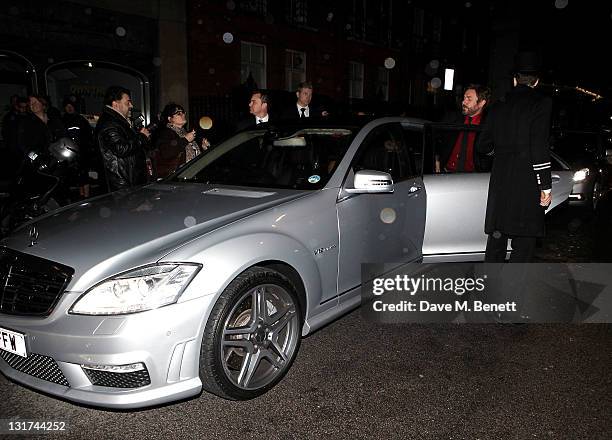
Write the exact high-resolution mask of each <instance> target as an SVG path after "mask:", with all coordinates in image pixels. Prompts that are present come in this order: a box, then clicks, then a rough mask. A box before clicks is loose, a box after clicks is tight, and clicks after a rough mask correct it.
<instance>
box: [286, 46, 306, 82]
mask: <svg viewBox="0 0 612 440" xmlns="http://www.w3.org/2000/svg"><path fill="white" fill-rule="evenodd" d="M302 81H306V52H298V51H295V50H289V49H287V50H286V51H285V86H286V87H287V90H289V91H295V90H297V86H298V84H299V83H301V82H302Z"/></svg>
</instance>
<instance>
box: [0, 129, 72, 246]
mask: <svg viewBox="0 0 612 440" xmlns="http://www.w3.org/2000/svg"><path fill="white" fill-rule="evenodd" d="M78 155H79V147H78V145H77V144H76V143H75V142H74V141H73V140H72V139H70V138H67V137H63V138H60V139H58V140H57V141H55V142H53V143H52V144H50V145H49V148H48V149H47V151H45V152H36V151H30V152H28V153H27V154H26V156H25V158H24V161H23V163H22V166H21V168H20V171H19V172H18V174H17V177H16V178H15V179H13V180H12V181H9V182H2V185H0V236H5V235H6V234H8V233H9V232H11V231H12V230H14V229H15V228H17V227H18V226H20V225H21V224H23V223H25V222H27V221H29V220H32V219H33V218H36V217H38V216H41V215H43V214H46V213H47V212H50V211H52V210H54V209H57V208H59V207H60V206H63V205H67V204H69V203H70V202H71V200H70V196H69V189H68V187H67V186H66V180H67V179H68V178H69V176H71V175H74V173H75V172H76V170H77V167H78Z"/></svg>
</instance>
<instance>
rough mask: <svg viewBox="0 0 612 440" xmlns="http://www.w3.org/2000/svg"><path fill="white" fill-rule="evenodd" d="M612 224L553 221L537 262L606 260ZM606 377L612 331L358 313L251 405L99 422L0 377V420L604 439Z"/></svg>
mask: <svg viewBox="0 0 612 440" xmlns="http://www.w3.org/2000/svg"><path fill="white" fill-rule="evenodd" d="M611 212H612V209H610V207H609V205H608V206H607V207H605V209H603V210H602V213H600V215H599V216H597V217H593V216H588V215H582V214H580V213H579V212H576V211H574V210H567V209H565V210H561V211H559V213H558V215H557V216H556V217H554V218H553V217H552V216H551V219H549V240H547V241H545V242H544V243H543V244H542V246H541V247H540V248H539V249H538V256H539V258H540V259H541V260H547V261H559V260H567V259H570V260H572V261H590V260H593V259H594V260H597V261H606V260H607V261H609V260H610V259H611V258H610V257H611V256H612V250H611V249H612V247H609V246H608V245H609V241H605V240H607V239H608V238H609V237H611V236H612V234H611V232H612V231H611V228H612V226H611V225H612V214H611ZM598 231H599V232H598ZM606 243H607V244H606ZM611 366H612V325H596V324H591V325H531V324H530V325H523V326H510V325H493V324H490V325H471V324H470V325H427V326H426V325H396V326H394V325H380V324H375V323H371V322H368V321H365V320H364V319H362V317H361V315H360V312H359V310H357V311H355V312H352V313H351V314H349V315H347V316H345V317H343V318H341V319H339V320H338V321H336V322H334V323H333V324H331V325H329V326H327V327H326V328H324V329H322V330H321V331H319V332H317V333H315V334H314V335H312V336H310V337H309V338H306V339H305V340H304V341H303V344H302V348H301V350H300V353H299V355H298V358H297V360H296V362H295V364H294V366H293V368H292V369H291V370H290V372H289V374H288V376H287V377H286V379H285V380H284V381H282V382H281V383H280V384H279V385H278V386H277V387H276V388H275V389H273V390H272V391H271V392H270V393H268V394H267V395H265V396H263V397H261V398H259V399H256V400H253V401H249V402H228V401H224V400H221V399H219V398H216V397H213V396H210V395H202V396H200V397H199V398H196V399H192V400H188V401H183V402H180V403H177V404H174V405H170V406H164V407H158V408H154V409H151V410H146V411H137V412H112V411H100V410H96V409H91V408H86V407H82V406H77V405H74V404H71V403H68V402H63V401H59V400H56V399H54V398H51V397H47V396H45V395H41V394H38V393H36V392H34V391H31V390H28V389H25V388H23V387H21V386H17V385H15V384H13V383H11V382H9V381H8V380H7V379H5V378H4V377H2V376H0V397H1V400H0V418H9V417H19V418H21V419H39V420H40V419H42V420H50V419H54V420H66V421H67V422H68V432H67V434H68V436H69V437H70V438H87V439H92V438H94V439H107V438H133V439H140V438H183V437H185V438H189V437H193V438H195V437H198V438H202V439H229V438H236V439H240V438H245V439H250V438H258V439H293V438H295V439H318V438H332V439H361V438H364V439H366V438H367V439H369V438H391V439H412V438H414V439H515V438H516V439H609V438H610V426H612V397H611V396H612V367H611ZM66 437H67V436H64V438H66Z"/></svg>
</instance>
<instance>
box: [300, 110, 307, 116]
mask: <svg viewBox="0 0 612 440" xmlns="http://www.w3.org/2000/svg"><path fill="white" fill-rule="evenodd" d="M300 111H301V112H302V114H301V115H300V118H305V117H306V109H305V108H300Z"/></svg>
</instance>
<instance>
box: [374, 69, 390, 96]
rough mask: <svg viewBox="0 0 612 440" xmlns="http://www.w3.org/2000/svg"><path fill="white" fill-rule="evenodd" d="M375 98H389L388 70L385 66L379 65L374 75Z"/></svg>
mask: <svg viewBox="0 0 612 440" xmlns="http://www.w3.org/2000/svg"><path fill="white" fill-rule="evenodd" d="M376 99H379V100H381V101H388V100H389V70H387V69H386V68H385V67H379V68H378V74H377V75H376Z"/></svg>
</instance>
